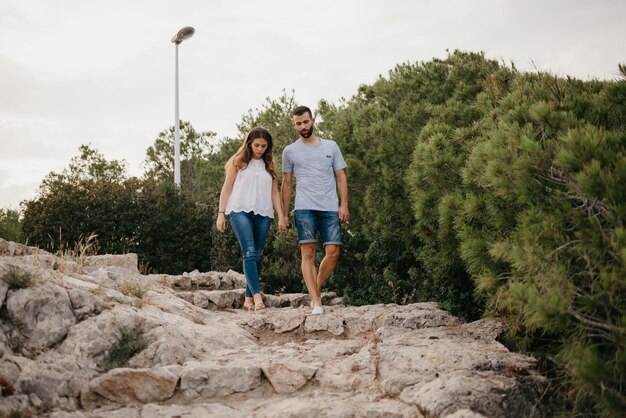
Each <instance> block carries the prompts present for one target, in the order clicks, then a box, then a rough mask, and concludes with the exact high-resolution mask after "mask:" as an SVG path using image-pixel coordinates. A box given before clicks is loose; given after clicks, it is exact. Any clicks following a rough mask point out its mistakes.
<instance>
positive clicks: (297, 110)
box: [292, 106, 313, 118]
mask: <svg viewBox="0 0 626 418" xmlns="http://www.w3.org/2000/svg"><path fill="white" fill-rule="evenodd" d="M305 113H308V114H309V117H310V118H312V117H313V112H311V109H309V108H308V107H306V106H298V107H296V108H295V109H294V110H293V113H292V116H300V115H304V114H305Z"/></svg>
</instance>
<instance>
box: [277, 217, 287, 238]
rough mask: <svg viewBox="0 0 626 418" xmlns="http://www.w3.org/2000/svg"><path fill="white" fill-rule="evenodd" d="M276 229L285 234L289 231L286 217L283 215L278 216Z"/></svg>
mask: <svg viewBox="0 0 626 418" xmlns="http://www.w3.org/2000/svg"><path fill="white" fill-rule="evenodd" d="M278 229H280V232H282V233H285V234H286V233H287V231H288V230H289V220H288V219H287V217H286V216H284V215H282V216H281V215H279V216H278Z"/></svg>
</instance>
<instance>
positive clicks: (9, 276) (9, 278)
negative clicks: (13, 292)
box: [0, 266, 33, 289]
mask: <svg viewBox="0 0 626 418" xmlns="http://www.w3.org/2000/svg"><path fill="white" fill-rule="evenodd" d="M0 280H2V281H3V282H5V283H6V284H8V285H9V288H10V289H23V288H26V287H30V286H32V284H33V275H32V274H30V273H29V272H27V271H23V270H20V269H19V268H17V267H14V266H11V267H9V269H8V270H7V272H6V273H4V274H3V275H2V276H1V277H0Z"/></svg>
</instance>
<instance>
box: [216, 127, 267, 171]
mask: <svg viewBox="0 0 626 418" xmlns="http://www.w3.org/2000/svg"><path fill="white" fill-rule="evenodd" d="M258 138H262V139H264V140H266V141H267V148H266V149H265V152H264V153H263V156H262V157H261V158H262V159H263V161H264V162H265V170H267V172H268V173H270V174H271V175H272V178H276V169H275V168H274V159H273V158H272V148H273V142H272V135H271V134H270V133H269V131H268V130H267V129H265V128H261V127H256V128H252V129H250V131H249V132H248V133H247V134H246V136H245V138H244V140H243V144H241V147H239V149H238V150H237V152H236V153H235V154H234V155H233V156H232V157H230V159H229V160H228V162H227V163H226V165H225V166H224V170H226V168H228V165H229V164H233V165H234V166H235V170H236V171H239V170H243V169H245V168H246V167H247V166H248V163H249V162H250V160H251V159H252V142H253V141H254V140H255V139H258Z"/></svg>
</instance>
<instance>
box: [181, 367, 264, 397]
mask: <svg viewBox="0 0 626 418" xmlns="http://www.w3.org/2000/svg"><path fill="white" fill-rule="evenodd" d="M260 385H261V368H260V367H259V366H256V365H253V364H247V363H245V362H238V363H237V362H235V363H231V364H227V365H222V364H219V363H217V362H214V361H210V362H188V363H185V364H184V365H183V370H182V371H181V381H180V390H181V392H182V396H183V399H185V400H186V401H190V400H193V399H195V398H200V397H201V398H214V397H223V396H228V395H231V394H233V393H242V392H248V391H250V390H252V389H254V388H256V387H258V386H260Z"/></svg>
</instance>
